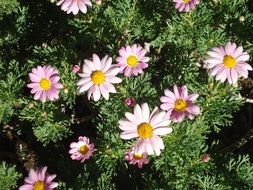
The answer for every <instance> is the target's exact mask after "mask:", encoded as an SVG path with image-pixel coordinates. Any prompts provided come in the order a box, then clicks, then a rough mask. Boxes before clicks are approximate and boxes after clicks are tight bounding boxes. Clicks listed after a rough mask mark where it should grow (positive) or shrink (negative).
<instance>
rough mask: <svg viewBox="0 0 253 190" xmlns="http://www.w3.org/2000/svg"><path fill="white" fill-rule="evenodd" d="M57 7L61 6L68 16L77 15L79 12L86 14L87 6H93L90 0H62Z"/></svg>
mask: <svg viewBox="0 0 253 190" xmlns="http://www.w3.org/2000/svg"><path fill="white" fill-rule="evenodd" d="M56 5H58V6H59V5H61V10H63V11H65V12H67V14H69V13H71V12H72V13H73V14H74V15H76V14H77V13H78V12H79V10H80V11H82V12H83V13H86V12H87V5H88V6H92V3H91V1H90V0H60V1H58V2H57V4H56Z"/></svg>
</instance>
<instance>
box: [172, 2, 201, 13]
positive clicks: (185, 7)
mask: <svg viewBox="0 0 253 190" xmlns="http://www.w3.org/2000/svg"><path fill="white" fill-rule="evenodd" d="M173 2H174V3H175V7H176V9H177V10H178V11H179V12H189V11H190V9H195V7H196V5H198V4H199V0H173Z"/></svg>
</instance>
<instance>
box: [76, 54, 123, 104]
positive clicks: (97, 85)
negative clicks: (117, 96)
mask: <svg viewBox="0 0 253 190" xmlns="http://www.w3.org/2000/svg"><path fill="white" fill-rule="evenodd" d="M84 62H85V63H84V65H83V69H82V73H80V74H79V76H80V77H81V79H80V80H79V81H78V83H77V85H78V86H79V88H78V89H79V92H80V93H82V92H84V91H87V90H88V99H90V97H91V95H93V99H94V101H98V100H99V99H100V97H101V94H102V96H103V97H104V98H105V99H106V100H108V99H109V92H111V93H116V89H115V87H114V86H113V85H112V83H120V82H121V81H122V79H120V78H118V77H116V75H117V74H118V72H119V68H117V67H115V66H112V58H111V57H108V56H105V57H104V58H103V59H102V60H100V59H99V57H98V56H97V55H96V54H93V61H90V60H84Z"/></svg>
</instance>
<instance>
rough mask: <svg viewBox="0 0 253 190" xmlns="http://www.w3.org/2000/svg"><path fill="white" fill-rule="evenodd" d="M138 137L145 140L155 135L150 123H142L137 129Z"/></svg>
mask: <svg viewBox="0 0 253 190" xmlns="http://www.w3.org/2000/svg"><path fill="white" fill-rule="evenodd" d="M137 132H138V135H139V136H140V137H141V138H143V139H146V138H150V137H151V136H152V135H153V128H152V126H151V125H150V124H149V123H141V124H140V125H138V127H137Z"/></svg>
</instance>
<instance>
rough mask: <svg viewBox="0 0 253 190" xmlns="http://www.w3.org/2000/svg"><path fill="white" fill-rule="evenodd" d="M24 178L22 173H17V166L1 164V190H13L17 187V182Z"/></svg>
mask: <svg viewBox="0 0 253 190" xmlns="http://www.w3.org/2000/svg"><path fill="white" fill-rule="evenodd" d="M21 177H22V175H21V174H20V173H18V172H17V171H16V167H15V166H11V165H8V164H6V162H1V164H0V189H1V190H11V189H14V188H16V187H17V181H18V180H19V179H20V178H21Z"/></svg>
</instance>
